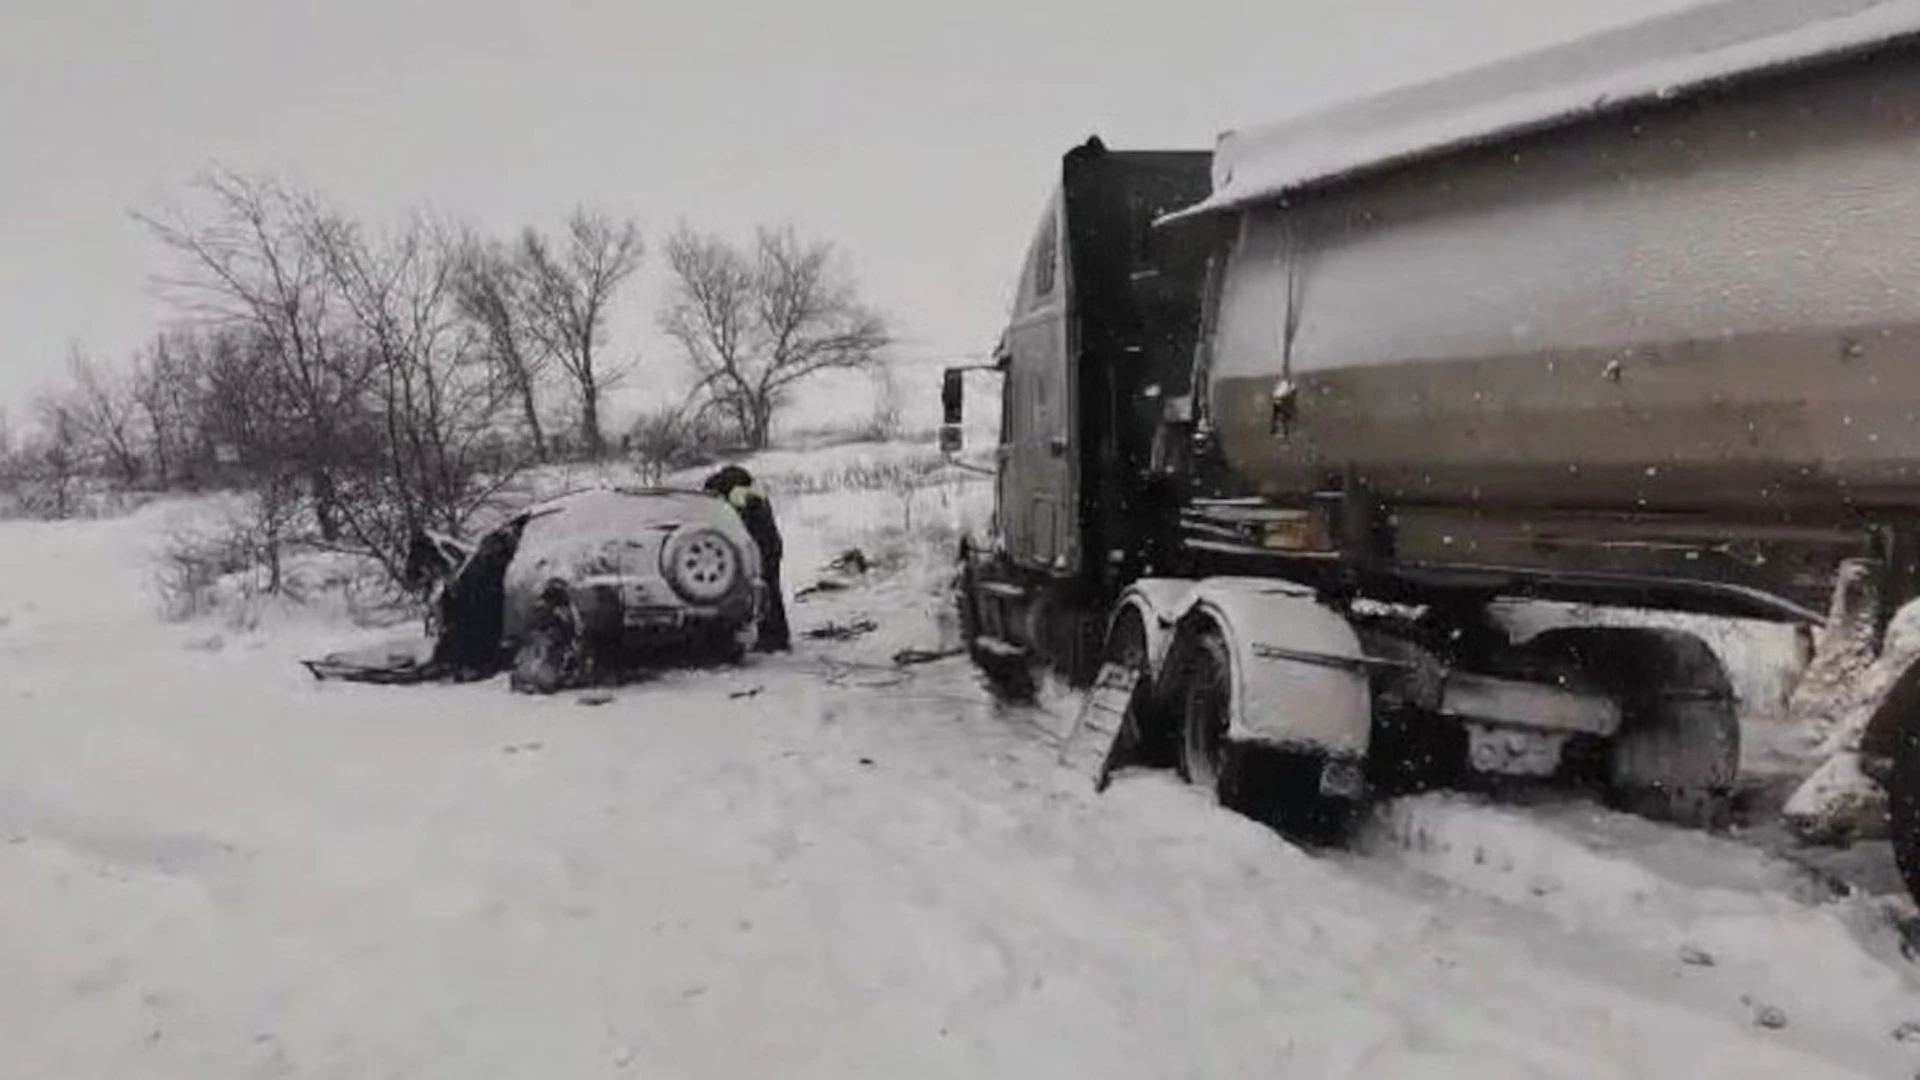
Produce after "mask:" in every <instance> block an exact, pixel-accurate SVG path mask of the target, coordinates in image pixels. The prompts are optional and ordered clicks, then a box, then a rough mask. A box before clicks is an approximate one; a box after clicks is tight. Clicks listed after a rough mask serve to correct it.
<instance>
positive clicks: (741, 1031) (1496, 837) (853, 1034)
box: [0, 446, 1920, 1080]
mask: <svg viewBox="0 0 1920 1080" xmlns="http://www.w3.org/2000/svg"><path fill="white" fill-rule="evenodd" d="M757 468H758V470H759V471H760V472H761V473H763V475H764V476H765V477H766V478H767V482H768V485H769V486H770V487H771V488H772V489H773V493H774V495H775V498H776V500H777V504H778V506H779V508H780V511H781V514H782V520H783V525H784V527H785V528H786V529H787V531H788V532H789V534H790V552H791V554H790V558H789V563H788V565H789V567H790V568H791V569H790V571H789V581H788V587H789V590H790V591H791V590H796V589H800V588H803V587H805V586H807V585H808V584H809V583H811V582H812V581H814V580H815V579H816V578H818V577H819V575H820V568H821V567H822V566H823V564H825V563H826V562H827V561H828V560H830V559H831V558H832V557H833V556H835V555H836V554H838V553H839V552H840V551H842V550H844V549H846V548H848V547H859V548H860V549H861V550H862V551H864V552H865V553H866V554H867V555H869V556H870V557H871V558H872V559H873V560H874V562H875V569H874V570H873V571H872V572H870V573H868V574H867V575H864V576H862V577H857V578H854V579H851V580H850V581H849V587H848V588H845V589H843V590H840V591H835V592H823V593H819V594H816V595H812V596H808V597H806V598H804V599H802V600H800V601H798V602H796V603H795V604H794V605H793V606H792V609H791V610H792V615H793V619H794V622H795V626H796V631H797V632H799V633H800V634H801V635H803V636H802V637H801V639H800V642H799V647H798V649H797V651H796V652H795V653H794V654H793V655H792V656H790V657H778V658H757V659H755V660H753V661H751V662H750V663H749V664H748V665H747V666H746V667H744V668H742V669H739V670H734V671H724V672H705V673H682V674H671V675H665V676H661V677H658V678H656V679H653V680H651V681H647V682H642V683H639V684H636V685H632V686H629V687H626V688H623V689H621V690H619V691H617V692H615V693H614V694H613V698H612V700H611V701H610V702H605V703H603V704H600V705H599V706H598V707H590V706H589V705H588V704H585V703H583V699H582V697H581V696H579V695H569V696H561V697H557V698H553V699H531V698H527V697H522V696H517V695H513V694H510V693H509V692H508V691H507V689H506V687H505V683H504V678H503V679H500V680H496V681H494V682H491V683H485V684H480V685H470V686H458V687H455V686H445V687H439V686H435V687H414V688H380V687H365V686H347V685H335V684H320V683H316V682H314V681H313V680H312V679H310V678H309V677H308V675H307V674H306V673H305V672H304V671H303V670H302V669H301V668H300V667H299V666H298V665H297V663H296V662H295V661H296V660H297V659H298V658H300V657H303V656H313V655H317V654H319V653H323V652H327V651H332V650H335V649H341V648H348V647H356V646H361V645H366V644H369V643H371V642H376V641H379V640H381V638H382V637H383V636H391V635H392V634H394V633H395V632H396V631H395V629H394V628H388V629H386V630H376V629H368V628H362V627H356V626H355V625H353V624H352V623H351V622H349V621H347V619H346V617H345V616H344V614H343V613H342V612H341V611H340V610H339V609H338V608H336V607H331V606H328V605H324V604H316V605H312V606H310V607H308V608H305V609H294V608H287V607H266V608H258V609H255V610H253V611H251V612H249V613H247V615H246V617H245V618H244V619H239V620H235V619H233V618H231V617H229V616H230V615H231V613H230V612H228V613H225V614H216V615H208V616H205V617H202V618H198V619H195V620H190V621H185V622H169V621H165V620H162V619H161V618H160V617H159V614H158V609H159V605H158V603H157V602H156V599H155V597H154V593H153V585H152V574H153V566H154V559H155V556H156V555H157V553H158V551H159V550H160V549H161V547H162V546H164V544H165V543H166V541H167V538H168V537H170V536H172V535H174V534H175V533H176V532H178V530H179V529H180V528H181V527H182V526H183V525H187V524H191V523H193V522H195V521H197V520H202V519H204V518H205V517H206V515H208V514H209V513H210V512H211V507H210V505H209V504H208V503H187V502H173V503H159V504H155V505H151V506H148V507H146V508H144V509H142V510H140V511H139V512H137V513H135V514H134V515H132V516H129V517H125V518H121V519H107V520H98V521H85V522H74V523H65V524H34V523H11V524H4V525H0V1047H4V1050H0V1076H5V1077H7V1078H9V1080H11V1078H15V1077H18V1078H21V1080H26V1078H41V1077H45V1078H50V1080H52V1078H58V1080H81V1078H109V1077H110V1078H116V1080H117V1078H131V1077H140V1078H173V1077H178V1078H183V1080H184V1078H191V1080H206V1078H212V1077H243V1076H246V1077H252V1076H258V1077H375V1076H380V1077H446V1078H450V1080H452V1078H458V1080H472V1078H476V1077H624V1076H634V1077H749V1076H753V1077H759V1076H779V1077H888V1078H898V1077H967V1078H978V1077H1025V1076H1033V1077H1100V1078H1126V1077H1143V1078H1144V1077H1153V1078H1162V1077H1173V1076H1206V1077H1236V1076H1247V1077H1256V1076H1257V1077H1262V1078H1269V1080H1270V1078H1274V1077H1300V1078H1322V1077H1325V1078H1334V1077H1451V1076H1460V1077H1473V1078H1476V1080H1486V1078H1496V1077H1615V1076H1644V1077H1722V1076H1724V1077H1739V1078H1742V1080H1753V1078H1759V1077H1775V1076H1777V1077H1792V1078H1796V1080H1812V1078H1818V1077H1842V1076H1852V1077H1900V1078H1905V1077H1909V1076H1912V1075H1914V1073H1915V1070H1916V1069H1920V981H1916V979H1915V976H1914V973H1913V971H1914V969H1913V968H1912V967H1911V966H1910V965H1909V963H1908V962H1907V961H1906V960H1905V959H1903V958H1902V953H1901V949H1900V945H1899V943H1898V935H1897V934H1896V933H1895V932H1894V930H1893V928H1892V925H1891V922H1890V920H1889V915H1888V912H1889V911H1890V910H1898V909H1899V905H1900V902H1899V901H1896V900H1893V899H1889V898H1887V897H1885V896H1876V895H1871V894H1861V893H1855V894H1853V895H1850V896H1847V897H1844V898H1837V897H1836V896H1835V895H1834V893H1833V892H1832V891H1830V890H1822V889H1821V888H1819V887H1818V884H1817V882H1816V881H1815V880H1814V879H1813V878H1811V877H1810V876H1808V875H1806V874H1803V873H1801V872H1799V871H1797V870H1795V869H1794V868H1793V867H1791V866H1789V865H1788V864H1786V863H1784V862H1780V861H1776V860H1774V859H1772V858H1770V857H1768V856H1766V855H1764V854H1762V853H1761V852H1760V851H1759V850H1757V849H1756V848H1754V847H1750V846H1745V845H1739V844H1735V843H1731V842H1727V841H1724V840H1718V839H1713V838H1709V837H1705V836H1700V835H1694V834H1687V833H1681V832H1676V831H1673V830H1668V829H1662V828H1657V827H1655V826H1652V825H1648V824H1646V823H1642V822H1639V821H1636V820H1632V819H1626V818H1622V817H1619V816H1617V815H1613V814H1609V813H1606V812H1603V811H1601V810H1599V809H1597V808H1595V807H1593V806H1591V805H1589V804H1586V803H1581V802H1573V801H1568V802H1562V803H1556V804H1553V805H1546V806H1541V807H1534V808H1528V809H1524V810H1523V809H1520V808H1517V807H1506V806H1489V805H1484V804H1481V803H1478V802H1476V801H1474V800H1472V799H1468V798H1465V797H1457V796H1441V797H1430V798H1423V799H1418V800H1411V801H1407V802H1402V803H1399V804H1396V805H1392V806H1388V807H1385V808H1383V809H1382V811H1381V813H1380V814H1379V816H1378V820H1377V821H1376V822H1375V823H1373V825H1372V826H1371V827H1370V828H1369V831H1368V832H1367V834H1366V835H1365V837H1364V838H1363V842H1362V843H1361V844H1360V846H1359V849H1358V850H1356V851H1353V852H1348V853H1337V854H1309V853H1307V852H1303V851H1301V850H1299V849H1296V848H1294V847H1291V846H1289V845H1288V844H1286V843H1285V842H1283V841H1282V840H1280V839H1279V838H1277V837H1276V836H1274V835H1272V834H1271V833H1269V832H1266V831H1264V830H1263V829H1261V828H1259V827H1257V826H1255V825H1253V824H1251V823H1248V822H1245V821H1243V820H1240V819H1238V818H1235V817H1232V816H1230V815H1228V814H1226V813H1224V812H1221V811H1219V810H1217V809H1215V808H1213V807H1212V806H1210V805H1209V804H1208V802H1207V801H1206V800H1205V799H1203V798H1202V797H1200V796H1199V795H1198V794H1197V793H1195V792H1193V791H1190V790H1188V789H1185V788H1183V787H1181V786H1179V785H1178V784H1177V783H1175V782H1174V781H1172V780H1171V779H1170V778H1168V777H1164V776H1155V775H1134V776H1128V777H1126V778H1123V779H1122V780H1121V781H1120V782H1118V783H1117V784H1116V785H1115V787H1114V788H1113V789H1112V790H1111V791H1109V792H1108V793H1107V794H1106V795H1104V796H1096V795H1095V794H1094V793H1093V791H1092V787H1091V782H1090V779H1089V776H1090V758H1092V757H1095V756H1097V754H1098V753H1099V751H1100V750H1101V749H1103V747H1100V746H1090V745H1087V744H1088V742H1089V741H1090V740H1080V741H1077V742H1070V743H1066V742H1063V740H1062V736H1063V735H1065V734H1067V733H1069V732H1070V731H1071V726H1072V719H1073V714H1074V706H1075V701H1074V700H1073V699H1072V698H1071V697H1070V696H1068V695H1065V694H1061V693H1057V692H1056V693H1054V694H1052V695H1050V696H1049V697H1048V699H1047V700H1046V701H1045V703H1044V704H1043V706H1041V707H1038V708H1033V709H1000V708H996V707H995V706H994V705H993V704H992V703H991V702H990V701H989V700H988V698H987V697H986V696H985V694H984V693H983V692H982V691H981V689H980V688H979V687H978V686H977V685H976V683H975V681H974V679H973V677H972V675H971V674H970V672H969V671H968V669H967V667H966V665H965V663H964V662H963V661H959V660H949V661H943V662H939V663H934V664H928V665H924V666H919V667H914V668H909V669H897V668H895V667H894V666H893V665H892V664H891V662H890V657H891V656H892V655H893V654H894V653H895V652H896V651H897V650H900V649H902V648H908V647H918V648H938V647H941V646H945V645H951V644H952V643H953V642H952V638H953V634H954V629H953V626H952V624H951V620H950V618H949V617H948V615H947V613H946V608H945V598H944V595H943V594H942V593H941V588H942V583H943V575H944V573H945V570H946V560H947V559H948V558H949V557H950V553H951V547H950V540H951V538H952V536H953V535H954V531H955V530H956V529H957V528H959V527H960V526H961V525H962V524H963V523H965V522H967V521H969V520H978V518H979V516H980V515H981V514H982V513H983V512H984V510H985V508H986V504H987V500H988V499H989V498H990V492H989V488H988V486H987V485H986V484H984V483H982V482H980V481H978V480H976V479H968V478H966V477H964V475H962V474H953V473H949V472H943V471H941V470H939V469H937V468H935V467H934V465H933V464H932V463H931V462H929V460H928V458H927V454H926V451H925V449H924V448H923V447H908V446H892V447H858V446H853V447H845V446H843V447H829V448H822V449H816V450H813V451H809V452H806V453H788V454H784V455H775V456H772V457H770V458H768V459H766V460H764V461H762V462H760V463H758V465H757ZM561 479H564V480H566V481H567V482H572V481H576V480H578V479H580V478H578V477H574V478H561ZM546 480H547V482H559V481H558V480H556V479H555V478H551V477H549V478H546ZM863 622H870V623H871V624H872V627H873V629H871V630H870V631H868V632H866V633H864V634H858V635H856V636H853V637H851V638H849V639H845V640H824V639H815V638H808V637H805V636H804V635H805V634H806V633H807V631H809V630H819V629H822V628H826V627H830V626H842V627H855V626H858V625H860V624H862V623H863ZM1764 684H1765V680H1764V679H1761V678H1757V677H1756V678H1754V679H1752V680H1750V682H1749V685H1752V686H1755V687H1759V689H1755V690H1753V691H1752V693H1753V695H1755V696H1764V695H1765V694H1766V693H1767V691H1766V690H1765V688H1764Z"/></svg>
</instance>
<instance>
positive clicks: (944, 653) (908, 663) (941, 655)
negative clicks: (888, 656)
mask: <svg viewBox="0 0 1920 1080" xmlns="http://www.w3.org/2000/svg"><path fill="white" fill-rule="evenodd" d="M966 651H967V650H965V649H901V650H900V651H899V652H897V653H894V654H893V663H894V666H895V667H913V666H915V665H918V664H933V663H938V662H939V661H942V660H949V659H952V658H953V657H956V656H964V655H966Z"/></svg>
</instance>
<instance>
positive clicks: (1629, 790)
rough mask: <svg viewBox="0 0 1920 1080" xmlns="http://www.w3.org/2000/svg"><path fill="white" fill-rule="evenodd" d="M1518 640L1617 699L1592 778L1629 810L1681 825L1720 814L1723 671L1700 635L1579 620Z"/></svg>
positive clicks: (1727, 745) (1712, 820)
mask: <svg viewBox="0 0 1920 1080" xmlns="http://www.w3.org/2000/svg"><path fill="white" fill-rule="evenodd" d="M1528 648H1529V649H1532V650H1537V651H1539V652H1541V653H1545V654H1548V655H1553V656H1556V657H1560V658H1563V659H1566V660H1570V661H1572V662H1573V663H1574V664H1575V665H1576V666H1577V667H1578V669H1579V670H1580V671H1581V672H1582V674H1583V675H1584V676H1585V677H1586V678H1587V679H1589V680H1590V681H1591V682H1592V683H1593V684H1594V686H1595V687H1596V688H1598V689H1599V690H1601V691H1602V692H1604V693H1607V694H1609V695H1610V696H1612V697H1613V698H1614V700H1615V701H1617V702H1619V704H1620V707H1621V710H1622V718H1621V728H1620V732H1619V734H1617V735H1615V736H1614V737H1613V738H1612V739H1611V740H1609V742H1608V744H1607V746H1606V748H1605V751H1604V756H1603V759H1602V761H1601V762H1600V770H1599V771H1600V774H1601V775H1600V777H1599V779H1600V780H1601V782H1602V784H1603V786H1604V788H1605V791H1606V793H1607V797H1608V801H1609V802H1611V803H1612V804H1613V805H1614V806H1616V807H1618V808H1620V809H1622V810H1625V811H1627V812H1629V813H1633V814H1638V815H1640V816H1641V817H1645V818H1649V819H1651V820H1654V821H1662V822H1668V823H1671V824H1676V825H1684V826H1688V827H1691V828H1702V829H1711V828H1720V827H1723V826H1724V825H1725V824H1726V823H1727V821H1728V818H1729V817H1730V813H1731V807H1732V801H1733V790H1734V784H1735V782H1736V781H1737V780H1738V778H1739V773H1740V717H1739V713H1738V711H1737V707H1736V702H1735V699H1734V694H1733V683H1732V680H1731V679H1729V678H1728V677H1727V670H1726V667H1725V665H1723V664H1722V663H1721V662H1720V658H1719V657H1718V656H1716V655H1715V654H1714V652H1713V649H1712V648H1711V647H1710V646H1708V645H1707V643H1706V642H1704V641H1702V640H1700V639H1699V638H1698V637H1695V636H1694V635H1692V634H1689V633H1686V632H1684V631H1680V630H1665V629H1653V628H1643V627H1613V626H1582V627H1565V628H1561V629H1557V630H1549V631H1547V632H1546V633H1543V634H1541V635H1540V636H1539V637H1536V638H1534V639H1533V640H1532V641H1531V642H1529V644H1528Z"/></svg>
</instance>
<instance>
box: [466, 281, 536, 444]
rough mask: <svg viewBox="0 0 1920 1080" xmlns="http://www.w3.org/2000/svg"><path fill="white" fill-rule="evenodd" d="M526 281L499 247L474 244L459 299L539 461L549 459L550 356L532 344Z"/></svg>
mask: <svg viewBox="0 0 1920 1080" xmlns="http://www.w3.org/2000/svg"><path fill="white" fill-rule="evenodd" d="M526 294H527V289H526V278H525V276H524V275H522V274H521V273H520V267H519V265H518V264H516V263H515V262H514V260H513V259H512V258H511V257H510V256H509V255H508V254H507V253H506V252H505V251H502V250H501V249H500V248H499V247H497V246H492V245H481V244H478V243H470V244H468V245H467V247H466V249H465V251H464V253H463V257H462V259H461V262H460V272H459V275H458V277H457V278H456V280H455V296H456V299H457V302H458V305H459V310H460V313H461V315H462V316H463V317H465V318H466V319H467V320H469V321H470V322H472V323H473V324H474V325H475V326H476V327H478V328H479V329H480V332H481V333H482V335H484V337H485V340H486V344H487V350H488V355H489V359H490V360H491V362H492V363H493V365H494V368H495V370H496V371H498V372H499V374H500V377H501V378H503V379H504V380H506V382H507V384H508V385H509V386H510V387H511V388H512V390H513V393H514V396H515V398H516V400H517V403H518V405H519V409H520V422H521V423H522V424H523V425H524V426H525V427H526V430H527V438H528V439H529V440H531V441H532V443H533V456H534V457H535V459H537V460H540V461H545V460H546V459H547V436H546V428H545V425H544V424H542V422H541V420H540V385H541V382H542V381H543V378H544V376H545V375H546V371H547V368H548V366H549V364H548V362H549V360H550V359H551V354H550V353H548V352H546V351H545V350H544V349H542V348H541V347H540V346H539V345H538V344H537V343H535V342H532V341H530V340H529V329H528V320H527V310H528V305H527V295H526Z"/></svg>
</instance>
